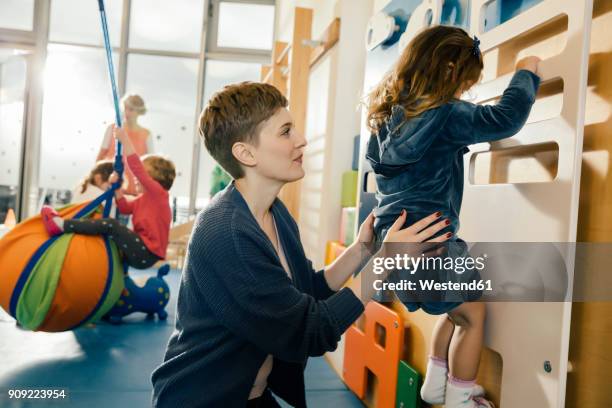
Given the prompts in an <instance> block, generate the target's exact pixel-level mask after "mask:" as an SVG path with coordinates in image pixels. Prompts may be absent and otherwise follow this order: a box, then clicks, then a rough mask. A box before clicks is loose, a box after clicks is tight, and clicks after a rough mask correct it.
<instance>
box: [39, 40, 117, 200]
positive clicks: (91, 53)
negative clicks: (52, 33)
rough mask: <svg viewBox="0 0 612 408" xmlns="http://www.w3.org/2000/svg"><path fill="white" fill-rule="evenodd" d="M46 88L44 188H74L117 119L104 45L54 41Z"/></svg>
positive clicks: (41, 168)
mask: <svg viewBox="0 0 612 408" xmlns="http://www.w3.org/2000/svg"><path fill="white" fill-rule="evenodd" d="M113 61H115V63H116V61H117V56H116V55H113ZM115 69H116V68H115ZM44 92H45V98H44V103H43V115H42V135H41V137H42V140H41V164H40V172H39V175H40V187H42V188H44V189H53V190H72V189H73V188H74V187H75V186H76V184H77V183H78V182H79V181H80V180H81V179H82V178H84V177H85V176H86V175H87V174H89V171H90V170H91V168H92V167H93V165H94V164H95V159H96V155H97V153H98V151H99V148H100V144H101V143H102V138H103V136H104V131H105V129H106V127H107V126H108V125H109V124H110V123H113V121H114V118H115V114H114V109H113V99H112V95H111V91H110V80H109V76H108V68H107V65H106V59H105V53H104V49H102V48H89V47H77V46H68V45H54V44H51V45H49V47H48V54H47V61H46V64H45V73H44Z"/></svg>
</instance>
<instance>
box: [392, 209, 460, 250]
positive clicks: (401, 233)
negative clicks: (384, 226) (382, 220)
mask: <svg viewBox="0 0 612 408" xmlns="http://www.w3.org/2000/svg"><path fill="white" fill-rule="evenodd" d="M441 215H442V214H441V213H440V212H437V213H434V214H431V215H429V216H427V217H425V218H423V219H421V220H419V221H417V222H415V223H414V224H412V225H411V226H409V227H406V228H402V226H403V225H404V223H405V222H406V210H402V213H401V214H400V216H399V217H398V218H397V220H395V222H394V223H393V225H392V226H391V228H389V231H388V232H387V236H386V237H385V240H384V243H389V242H444V241H447V240H448V239H449V238H450V237H451V236H452V235H453V234H452V233H451V232H447V233H446V234H442V235H440V236H438V237H435V238H432V237H433V236H434V235H436V234H437V233H438V232H440V231H441V230H443V229H444V228H446V227H448V225H449V224H450V221H449V220H448V219H445V220H442V221H439V222H437V223H435V224H433V225H432V226H430V227H428V225H429V224H431V223H433V222H434V221H436V220H437V219H438V218H440V216H441Z"/></svg>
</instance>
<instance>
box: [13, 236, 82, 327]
mask: <svg viewBox="0 0 612 408" xmlns="http://www.w3.org/2000/svg"><path fill="white" fill-rule="evenodd" d="M72 236H73V234H63V235H62V236H60V237H59V238H58V239H57V240H56V241H55V242H54V243H53V244H51V246H50V247H49V248H48V249H47V250H46V251H45V253H44V254H43V255H42V256H41V257H40V259H39V260H38V262H37V263H36V265H35V266H34V269H33V270H32V273H31V274H30V277H29V278H28V281H27V282H26V284H25V286H24V287H23V290H22V291H21V294H20V296H19V303H18V304H17V321H18V322H19V323H21V325H22V326H23V327H24V328H26V329H28V330H36V329H37V328H38V327H39V326H40V325H41V324H42V323H43V321H44V320H45V317H47V312H48V311H49V308H50V307H51V302H52V301H53V298H54V297H55V290H56V289H57V283H58V281H59V278H60V275H61V273H62V267H63V265H64V258H65V257H66V252H68V246H69V245H70V240H71V239H72Z"/></svg>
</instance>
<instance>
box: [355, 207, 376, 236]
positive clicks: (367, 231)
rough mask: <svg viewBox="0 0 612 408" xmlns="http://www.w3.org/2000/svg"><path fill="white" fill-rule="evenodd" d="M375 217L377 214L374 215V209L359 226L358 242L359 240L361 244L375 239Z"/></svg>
mask: <svg viewBox="0 0 612 408" xmlns="http://www.w3.org/2000/svg"><path fill="white" fill-rule="evenodd" d="M375 219H376V216H375V215H374V211H372V212H371V213H370V214H369V215H368V217H367V218H366V219H365V220H364V221H363V223H362V224H361V226H360V227H359V232H358V233H357V242H359V243H360V244H369V243H371V242H372V241H373V240H374V220H375Z"/></svg>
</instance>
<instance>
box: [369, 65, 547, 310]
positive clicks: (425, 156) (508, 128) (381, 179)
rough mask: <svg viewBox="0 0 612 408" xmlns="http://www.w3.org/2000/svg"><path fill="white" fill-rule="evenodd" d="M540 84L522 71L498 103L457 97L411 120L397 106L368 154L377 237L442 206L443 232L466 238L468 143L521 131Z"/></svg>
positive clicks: (441, 306) (432, 305) (448, 305)
mask: <svg viewBox="0 0 612 408" xmlns="http://www.w3.org/2000/svg"><path fill="white" fill-rule="evenodd" d="M539 83H540V78H539V77H538V76H537V75H535V74H533V73H532V72H530V71H527V70H520V71H517V72H516V73H515V74H514V76H513V78H512V80H511V81H510V84H509V85H508V88H506V90H505V91H504V93H503V95H502V97H501V99H500V100H499V102H498V103H497V104H496V105H475V104H473V103H469V102H466V101H461V100H453V101H451V102H449V103H446V104H444V105H442V106H440V107H437V108H434V109H430V110H428V111H425V112H423V113H422V114H421V115H419V116H417V117H415V118H412V119H410V120H408V121H404V111H403V109H402V108H401V107H400V106H395V107H394V108H393V110H392V115H391V117H390V118H389V120H388V121H387V123H386V125H385V126H384V127H383V128H382V129H381V130H380V131H379V133H378V134H377V135H372V137H371V139H370V140H369V143H368V148H367V153H366V159H367V160H368V161H369V163H370V164H371V166H372V168H373V170H374V173H375V176H376V184H377V193H376V198H377V201H378V206H377V208H376V209H375V214H376V221H375V224H374V229H375V232H376V236H377V238H378V239H379V240H382V239H383V238H384V236H385V235H386V232H387V230H388V228H389V227H390V226H391V224H393V222H394V221H395V219H397V217H398V216H399V215H400V213H401V211H402V210H403V209H405V210H406V211H407V213H408V215H407V219H406V226H408V225H411V224H413V223H414V222H416V221H418V220H420V219H421V218H423V217H425V216H427V215H429V214H432V213H434V212H436V211H441V212H442V217H444V218H448V219H449V220H450V221H451V223H450V225H449V226H448V228H447V229H445V230H444V231H443V232H449V231H450V232H453V233H454V236H453V240H456V241H459V242H462V241H461V240H460V239H459V238H458V237H457V233H458V231H459V212H460V210H461V200H462V196H463V179H464V174H463V155H464V154H465V153H466V152H468V151H469V149H468V148H467V146H469V145H471V144H475V143H481V142H492V141H496V140H500V139H504V138H507V137H510V136H512V135H514V134H516V133H517V132H518V131H519V130H520V129H521V128H522V127H523V126H524V124H525V122H526V120H527V117H528V116H529V112H530V111H531V107H532V105H533V103H534V101H535V97H536V93H537V90H538V86H539ZM400 299H401V298H400ZM404 303H405V304H406V306H407V307H408V309H410V310H411V311H414V310H417V309H419V308H422V309H424V310H425V311H426V312H428V313H431V314H442V313H446V312H447V311H449V310H451V309H453V308H454V307H456V306H457V305H458V304H460V303H458V302H443V303H439V302H423V303H421V302H410V301H405V302H404Z"/></svg>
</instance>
